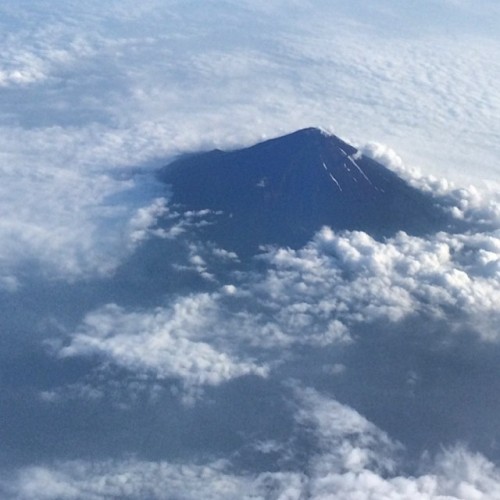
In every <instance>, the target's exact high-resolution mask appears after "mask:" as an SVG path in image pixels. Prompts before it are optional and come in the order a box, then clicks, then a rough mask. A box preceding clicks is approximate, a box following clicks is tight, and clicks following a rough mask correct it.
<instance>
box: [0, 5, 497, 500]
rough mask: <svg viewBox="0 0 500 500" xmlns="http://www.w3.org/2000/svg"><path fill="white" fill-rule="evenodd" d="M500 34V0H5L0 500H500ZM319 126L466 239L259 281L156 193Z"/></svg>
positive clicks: (278, 263) (314, 264)
mask: <svg viewBox="0 0 500 500" xmlns="http://www.w3.org/2000/svg"><path fill="white" fill-rule="evenodd" d="M499 25H500V6H499V4H498V2H496V1H494V0H475V1H472V0H422V1H419V2H409V3H408V2H396V1H394V0H381V1H377V2H370V1H368V0H352V1H347V0H329V1H327V0H301V1H295V0H287V1H285V0H267V1H264V0H240V1H235V0H203V1H201V0H182V1H181V0H163V1H162V0H143V1H141V2H136V1H134V2H132V1H131V0H109V1H106V2H98V1H96V0H88V1H85V2H81V1H76V0H67V1H59V0H37V1H34V0H16V1H13V0H7V1H5V2H3V3H2V4H1V5H0V42H1V46H2V51H1V53H0V212H1V214H2V217H1V218H0V242H1V244H0V318H1V320H0V331H1V335H2V336H1V338H0V352H1V354H0V392H1V393H2V400H1V401H0V405H1V408H0V412H1V415H2V418H0V422H3V423H0V496H2V497H3V498H7V499H10V498H12V499H19V500H28V499H35V498H36V499H38V498H47V499H52V498H54V499H55V498H63V499H66V498H68V499H79V498H86V499H88V498H90V499H104V498H112V497H120V498H132V499H135V498H137V499H139V498H146V497H147V498H182V499H189V498H200V495H201V496H202V497H203V498H214V499H215V498H228V499H232V498H262V499H272V498H276V499H278V498H279V499H284V498H290V499H295V498H297V499H299V498H315V499H320V498H329V497H331V495H332V492H334V494H335V495H337V497H338V498H354V497H355V498H366V499H379V498H380V499H381V498H394V499H420V498H421V499H431V498H466V499H476V498H477V499H495V498H500V471H499V467H500V465H499V464H500V448H499V440H500V428H499V427H498V425H497V423H496V422H497V418H496V416H497V415H498V412H499V411H500V406H499V404H498V401H497V399H498V398H497V397H496V392H497V391H496V384H497V383H498V368H497V367H498V360H499V359H500V348H499V346H500V337H499V332H498V326H497V325H498V324H499V319H500V318H499V314H500V312H499V307H498V304H499V303H500V286H499V283H500V233H499V231H500V204H499V202H498V188H499V186H500V166H499V162H498V158H499V157H500V146H499V145H500V121H499V119H498V117H499V116H500V91H499V87H498V81H500V58H499V57H498V54H499V53H500V34H499V32H498V26H499ZM309 126H316V127H321V128H323V129H324V130H326V131H329V132H332V133H335V134H336V135H338V136H339V137H341V138H343V139H345V140H346V141H348V142H351V143H352V144H354V145H355V146H356V147H359V148H360V151H361V152H362V153H363V154H365V155H367V156H370V157H372V158H374V159H376V160H378V161H380V162H382V163H383V164H385V165H387V166H388V167H389V168H391V169H393V170H394V171H396V172H397V173H399V174H400V175H402V176H404V177H405V178H406V179H407V180H408V181H409V182H410V183H411V184H413V185H415V186H418V187H419V188H421V189H423V190H425V191H427V192H430V193H432V195H433V196H434V199H435V200H436V202H437V203H439V204H440V205H441V206H442V207H445V210H447V211H448V212H450V213H451V214H453V215H454V216H455V217H457V218H458V219H461V220H462V221H464V224H465V226H464V227H466V230H464V231H463V232H461V233H460V232H457V233H455V234H449V233H446V232H440V233H437V234H431V235H428V236H426V237H423V236H421V237H417V236H411V235H407V234H405V233H397V234H395V235H394V236H393V237H391V238H387V239H386V240H383V241H378V240H376V239H373V238H372V237H371V236H369V235H368V234H366V233H363V232H360V231H344V232H340V233H336V232H334V231H332V230H330V229H329V228H324V229H322V230H321V231H319V232H318V233H317V234H316V235H315V236H314V237H313V238H312V239H311V241H309V243H307V244H306V245H305V246H304V247H303V248H299V249H289V248H278V247H269V248H266V249H263V252H262V255H260V256H259V257H258V258H257V259H255V260H254V261H252V262H251V263H249V262H245V261H243V260H240V256H238V255H236V254H235V253H233V252H230V251H228V250H227V249H224V248H219V247H217V246H216V245H215V244H214V243H210V242H206V241H203V240H202V239H200V237H199V235H200V232H199V229H200V228H202V227H207V226H211V225H214V224H216V223H217V220H218V217H219V215H220V214H219V213H216V212H212V211H209V210H200V211H185V210H183V209H182V207H178V206H172V204H170V203H169V199H170V194H169V192H168V189H166V188H165V186H163V185H161V184H160V183H159V181H158V180H157V179H156V177H155V171H156V169H157V168H158V167H161V166H163V165H166V164H167V163H168V162H169V161H171V160H172V159H173V158H175V157H176V156H177V155H179V154H182V153H186V152H192V151H204V150H209V149H212V148H216V147H217V148H221V149H224V148H227V149H231V148H237V147H242V146H247V145H251V144H253V143H255V142H258V141H260V140H263V139H266V138H271V137H275V136H278V135H280V134H284V133H287V132H291V131H294V130H296V129H299V128H304V127H309ZM470 184H474V185H476V186H477V188H475V187H470V186H469V185H470ZM467 228H471V230H470V231H469V230H467ZM472 228H474V230H476V229H477V228H480V230H478V231H477V232H473V231H472ZM367 381H370V383H369V384H367Z"/></svg>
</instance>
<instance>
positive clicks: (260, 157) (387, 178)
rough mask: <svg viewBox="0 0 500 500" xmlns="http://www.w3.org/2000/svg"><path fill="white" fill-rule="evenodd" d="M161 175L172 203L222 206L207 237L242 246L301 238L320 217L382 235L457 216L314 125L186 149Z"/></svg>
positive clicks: (430, 226) (419, 229)
mask: <svg viewBox="0 0 500 500" xmlns="http://www.w3.org/2000/svg"><path fill="white" fill-rule="evenodd" d="M160 178H161V180H162V181H164V182H165V183H167V184H169V185H171V187H172V191H173V197H172V202H173V203H176V204H180V205H182V206H183V207H184V208H185V209H190V210H202V209H211V210H215V211H221V212H222V215H220V216H219V217H218V223H217V224H216V226H214V227H211V228H209V229H207V230H206V232H207V237H209V238H210V239H212V240H214V241H216V242H218V243H220V244H223V245H224V246H225V247H226V248H229V249H232V250H236V251H239V252H243V253H248V252H250V253H251V252H254V251H255V250H256V249H257V248H258V246H259V245H261V244H267V243H275V244H280V245H288V246H292V247H296V246H299V245H302V244H304V243H305V242H306V241H307V240H308V239H309V238H310V237H311V236H312V235H313V234H314V232H315V231H317V230H318V229H319V228H320V227H322V226H323V225H328V226H330V227H332V228H333V229H337V230H338V229H347V230H362V231H366V232H368V233H370V234H371V235H373V236H375V237H377V238H380V237H384V236H390V235H391V234H394V233H395V232H397V231H399V230H403V231H406V232H408V233H410V234H423V233H427V232H434V231H436V230H439V229H445V228H447V227H448V226H449V225H450V224H451V223H452V220H451V218H450V217H449V216H448V215H446V214H445V213H443V212H442V210H441V209H439V208H438V207H436V206H435V204H434V202H433V200H432V199H431V197H430V196H428V195H427V194H425V193H422V192H421V191H419V190H417V189H415V188H413V187H411V186H410V185H408V184H407V183H406V182H405V181H404V180H402V179H401V178H399V177H398V176H397V175H396V174H395V173H393V172H392V171H390V170H388V169H387V168H385V167H384V166H382V165H380V164H379V163H377V162H375V161H373V160H371V159H369V158H366V157H364V156H361V155H359V154H358V153H357V150H356V149H355V148H353V147H352V146H350V145H349V144H346V143H345V142H343V141H342V140H340V139H339V138H337V137H335V136H332V135H326V134H325V133H323V132H322V131H320V130H318V129H314V128H307V129H303V130H299V131H297V132H294V133H292V134H289V135H285V136H283V137H278V138H276V139H271V140H268V141H265V142H262V143H259V144H257V145H255V146H252V147H249V148H245V149H240V150H236V151H229V152H224V151H220V150H214V151H210V152H208V153H201V154H196V155H190V156H186V157H183V158H180V159H178V160H176V161H174V162H173V163H171V164H170V165H168V166H166V167H165V168H164V169H162V171H161V173H160Z"/></svg>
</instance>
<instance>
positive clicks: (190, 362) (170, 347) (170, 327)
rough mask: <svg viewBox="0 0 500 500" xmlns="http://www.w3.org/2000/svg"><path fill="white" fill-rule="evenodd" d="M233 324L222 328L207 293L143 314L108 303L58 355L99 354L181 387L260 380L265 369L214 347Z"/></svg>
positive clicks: (120, 364) (214, 306)
mask: <svg viewBox="0 0 500 500" xmlns="http://www.w3.org/2000/svg"><path fill="white" fill-rule="evenodd" d="M235 326H236V325H235V323H234V322H233V323H230V324H229V325H227V326H224V320H223V318H222V317H221V315H220V312H219V310H218V308H217V305H216V303H214V299H213V297H211V296H210V295H209V294H199V295H194V296H189V297H185V298H181V299H179V300H177V301H176V302H175V303H174V304H173V305H172V307H171V308H168V309H162V308H158V309H156V310H154V311H148V312H127V311H125V310H123V309H122V308H120V307H118V306H116V305H108V306H105V307H103V308H101V309H99V310H97V311H95V312H93V313H90V314H88V315H87V316H86V318H85V320H84V322H83V324H82V325H81V327H80V328H79V330H78V331H77V332H76V333H75V334H74V335H73V336H72V339H71V343H70V344H69V345H68V346H66V347H63V348H62V349H60V351H59V354H60V356H63V357H65V356H75V355H80V356H81V355H99V356H102V357H104V358H105V359H110V360H112V361H113V362H114V363H116V364H118V365H119V366H123V367H125V368H127V369H130V370H132V371H134V372H138V373H144V374H152V375H153V376H154V377H157V378H159V379H168V378H175V379H180V380H181V381H182V383H183V385H184V387H185V388H187V389H190V388H197V387H200V386H203V385H218V384H221V383H223V382H225V381H228V380H231V379H232V378H236V377H240V376H242V375H249V374H254V375H258V376H266V375H267V373H268V368H267V367H266V366H265V365H258V364H256V363H254V362H253V361H252V360H251V359H238V357H237V356H236V355H233V354H232V353H231V352H225V351H224V350H220V349H219V348H218V347H219V346H218V344H221V347H222V348H225V350H226V351H227V350H228V347H227V346H226V345H223V344H222V343H221V342H220V339H221V338H222V337H226V338H229V337H230V336H231V335H234V334H235ZM221 330H222V331H221ZM217 341H219V342H217ZM229 350H230V349H229Z"/></svg>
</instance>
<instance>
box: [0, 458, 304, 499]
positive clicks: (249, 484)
mask: <svg viewBox="0 0 500 500" xmlns="http://www.w3.org/2000/svg"><path fill="white" fill-rule="evenodd" d="M2 486H3V491H4V494H7V495H9V498H12V499H17V500H31V499H35V498H36V499H47V500H48V499H55V498H58V499H61V500H66V499H84V498H85V499H89V500H100V499H104V498H110V497H119V498H123V499H142V498H156V499H165V500H166V499H171V498H178V499H179V500H180V499H182V500H189V499H192V500H195V499H199V498H206V499H213V500H216V499H217V500H219V499H227V500H232V499H237V498H262V499H266V498H288V499H295V498H296V499H299V498H301V495H302V493H301V491H302V478H301V476H300V474H293V473H288V472H283V473H274V474H269V475H263V476H262V477H258V478H254V477H251V476H244V475H237V474H235V473H234V472H231V468H230V464H228V463H227V462H225V461H216V462H212V463H208V464H205V465H192V464H171V463H168V462H144V461H139V460H128V461H116V462H113V461H109V462H97V463H94V464H91V463H88V462H66V463H60V464H55V465H54V466H53V467H29V468H26V469H24V470H22V471H20V472H19V474H18V476H17V478H16V479H15V480H14V481H12V480H10V481H5V480H4V481H3V484H1V485H0V488H2ZM0 491H1V489H0Z"/></svg>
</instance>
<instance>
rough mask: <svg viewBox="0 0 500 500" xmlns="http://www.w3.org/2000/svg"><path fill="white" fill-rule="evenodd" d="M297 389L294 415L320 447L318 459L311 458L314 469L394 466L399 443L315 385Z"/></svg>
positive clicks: (387, 467)
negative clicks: (296, 404) (324, 394)
mask: <svg viewBox="0 0 500 500" xmlns="http://www.w3.org/2000/svg"><path fill="white" fill-rule="evenodd" d="M296 393H297V400H298V401H299V403H300V406H299V409H298V411H297V412H296V415H295V418H296V420H297V422H298V423H299V424H300V425H301V426H304V430H305V432H306V433H307V432H311V433H313V435H314V437H315V439H316V446H317V447H318V449H319V450H321V454H320V456H319V457H317V458H318V459H317V460H316V459H313V460H312V467H313V468H314V469H315V473H322V474H324V473H328V472H329V471H330V470H336V471H347V470H348V471H354V472H359V471H361V470H363V469H365V468H368V469H371V470H378V471H380V472H385V471H393V470H394V469H395V466H396V462H395V460H394V458H395V456H396V454H397V452H398V450H399V449H400V448H402V446H401V445H399V444H398V443H395V442H393V441H392V440H391V439H390V438H389V436H388V435H387V434H386V433H385V432H383V431H381V430H380V429H379V428H377V426H375V425H374V424H372V423H371V422H369V421H368V420H366V418H364V417H363V416H362V415H360V414H359V413H358V412H357V411H355V410H353V409H352V408H350V407H348V406H346V405H343V404H341V403H339V402H338V401H336V400H335V399H331V398H328V397H326V396H323V395H321V394H320V393H318V392H317V391H315V390H314V389H310V388H302V389H298V390H297V391H296Z"/></svg>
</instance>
